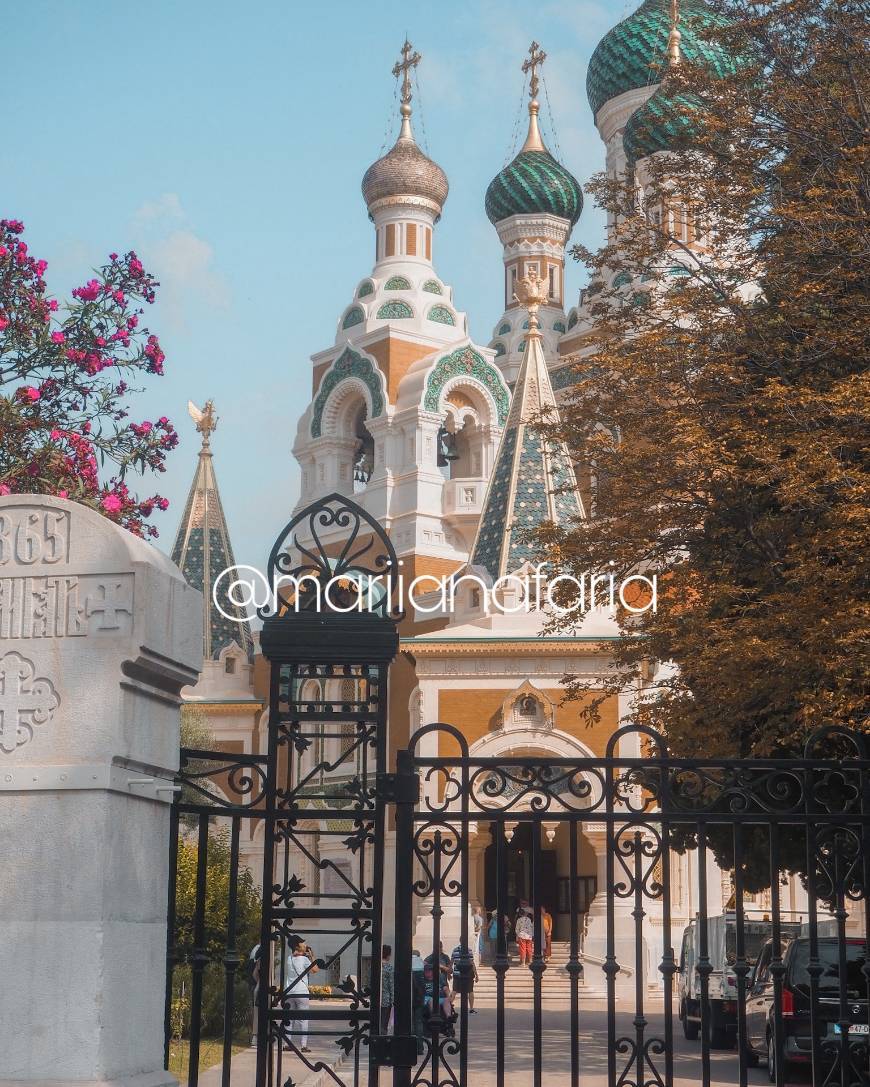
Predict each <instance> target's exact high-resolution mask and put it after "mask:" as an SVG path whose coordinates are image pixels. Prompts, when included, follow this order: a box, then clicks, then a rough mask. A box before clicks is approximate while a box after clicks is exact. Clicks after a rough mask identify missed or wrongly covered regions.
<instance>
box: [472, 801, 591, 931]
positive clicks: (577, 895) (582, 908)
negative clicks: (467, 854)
mask: <svg viewBox="0 0 870 1087" xmlns="http://www.w3.org/2000/svg"><path fill="white" fill-rule="evenodd" d="M502 826H505V824H502ZM506 826H507V831H508V834H510V835H511V837H510V838H509V839H508V837H507V834H506V835H505V840H506V855H507V869H508V870H507V900H508V908H509V910H510V915H511V916H512V917H513V915H514V914H515V913H516V910H517V907H518V906H519V904H520V902H521V901H525V902H529V903H532V902H534V903H535V904H537V905H541V906H546V907H547V909H548V910H549V911H550V913H551V914H552V915H553V924H554V929H553V936H554V938H555V939H557V940H568V939H570V935H571V931H570V929H571V911H570V908H569V905H570V902H571V890H570V864H571V862H570V857H569V853H568V850H569V832H568V826H567V824H566V823H564V822H562V823H559V824H558V826H557V827H555V828H554V825H553V824H552V823H551V824H541V823H532V822H528V821H520V822H517V823H516V824H510V823H508V824H506ZM548 830H549V833H548ZM490 831H491V837H492V840H491V841H490V843H489V844H488V845H487V847H486V850H485V851H484V862H483V900H482V905H483V907H484V909H485V910H486V911H487V912H489V911H490V910H494V909H495V906H496V901H497V883H496V879H497V874H496V873H497V868H496V844H495V837H494V836H495V835H496V834H497V833H499V825H498V824H496V823H491V824H490ZM554 831H555V832H554ZM535 833H537V834H539V835H540V846H541V849H540V854H539V856H540V866H539V874H538V879H537V888H536V887H535V886H534V885H533V883H532V836H533V835H534V834H535ZM578 846H579V849H578V866H577V867H578V874H577V876H576V881H577V882H576V885H575V888H574V902H575V904H576V909H577V914H578V916H577V918H576V920H577V923H578V925H579V927H580V931H581V932H582V931H583V923H584V919H585V915H586V913H587V912H588V910H589V906H590V903H591V902H592V899H593V898H594V897H595V892H596V889H597V888H596V877H595V872H596V861H595V852H594V850H593V849H592V846H591V845H590V843H589V842H588V841H587V840H586V839H585V838H584V836H583V835H582V834H578Z"/></svg>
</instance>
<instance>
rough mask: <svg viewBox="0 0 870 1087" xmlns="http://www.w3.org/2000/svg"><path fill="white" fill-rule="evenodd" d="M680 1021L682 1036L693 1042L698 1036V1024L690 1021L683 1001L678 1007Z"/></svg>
mask: <svg viewBox="0 0 870 1087" xmlns="http://www.w3.org/2000/svg"><path fill="white" fill-rule="evenodd" d="M680 1021H681V1022H682V1024H683V1037H685V1038H686V1039H687V1040H688V1041H690V1042H694V1041H695V1039H696V1038H697V1037H698V1024H697V1023H693V1022H691V1021H690V1019H689V1013H688V1011H687V1009H686V1004H685V1001H684V1002H683V1004H682V1005H681V1007H680Z"/></svg>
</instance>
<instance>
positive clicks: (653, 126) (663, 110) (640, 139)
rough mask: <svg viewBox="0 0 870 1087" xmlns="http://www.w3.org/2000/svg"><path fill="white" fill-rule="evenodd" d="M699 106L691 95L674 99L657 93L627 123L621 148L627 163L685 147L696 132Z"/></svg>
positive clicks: (696, 98)
mask: <svg viewBox="0 0 870 1087" xmlns="http://www.w3.org/2000/svg"><path fill="white" fill-rule="evenodd" d="M701 109H702V106H701V102H700V100H699V99H698V97H697V96H696V95H693V94H676V95H674V96H673V97H671V96H669V95H668V94H666V93H664V91H663V90H662V89H659V90H657V91H656V93H655V94H654V95H652V96H651V97H650V98H649V99H648V100H647V101H646V102H645V103H644V104H643V105H642V106H641V107H640V109H639V110H636V111H635V112H634V113H633V114H632V115H631V117H629V119H628V124H627V125H626V126H625V132H624V133H623V136H622V145H623V147H624V148H625V154H626V157H627V158H628V161H629V162H630V163H632V164H633V163H635V162H638V161H639V160H640V159H644V158H646V157H647V156H648V155H654V154H655V153H656V152H657V151H667V150H668V149H670V148H679V147H686V146H687V145H688V144H690V143H691V141H692V138H693V136H694V133H695V131H697V125H698V114H699V112H700V110H701Z"/></svg>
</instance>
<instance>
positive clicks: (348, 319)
mask: <svg viewBox="0 0 870 1087" xmlns="http://www.w3.org/2000/svg"><path fill="white" fill-rule="evenodd" d="M365 319H366V315H365V314H364V313H363V311H362V308H361V307H360V306H352V307H351V308H350V309H349V310H348V311H347V313H346V314H345V315H344V320H343V321H342V322H341V327H342V328H353V326H354V325H361V324H362V323H363V321H364V320H365Z"/></svg>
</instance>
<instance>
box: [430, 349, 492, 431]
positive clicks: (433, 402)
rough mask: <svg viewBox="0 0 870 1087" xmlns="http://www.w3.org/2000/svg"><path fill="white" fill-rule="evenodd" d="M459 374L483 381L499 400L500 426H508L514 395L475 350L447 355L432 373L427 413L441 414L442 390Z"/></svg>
mask: <svg viewBox="0 0 870 1087" xmlns="http://www.w3.org/2000/svg"><path fill="white" fill-rule="evenodd" d="M459 374H467V375H468V376H469V377H472V378H474V380H475V381H479V382H480V383H481V385H483V386H484V387H485V388H486V389H487V390H488V391H489V393H490V395H491V396H492V398H493V399H494V400H495V406H496V408H497V410H498V422H499V426H504V423H505V420H506V419H507V414H508V409H509V408H510V393H509V392H508V390H507V388H506V387H505V383H504V378H503V377H502V376H501V374H500V373H499V372H498V370H497V369H496V368H495V367H494V366H492V365H491V364H490V363H489V362H487V361H486V359H485V358H484V357H483V356H482V355H479V354H478V353H477V352H476V351H475V350H474V348H473V347H469V346H466V347H458V348H457V349H456V350H455V351H452V352H451V353H450V354H449V355H443V356H442V357H441V358H440V359H439V360H438V362H436V363H435V366H434V367H433V368H432V370H431V371H430V372H429V377H428V378H427V379H426V392H425V393H424V395H423V407H424V409H425V410H426V411H440V410H441V404H440V401H441V390H442V389H443V388H444V386H445V385H446V384H447V382H448V381H449V380H450V379H451V378H453V377H456V376H457V375H459Z"/></svg>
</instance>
